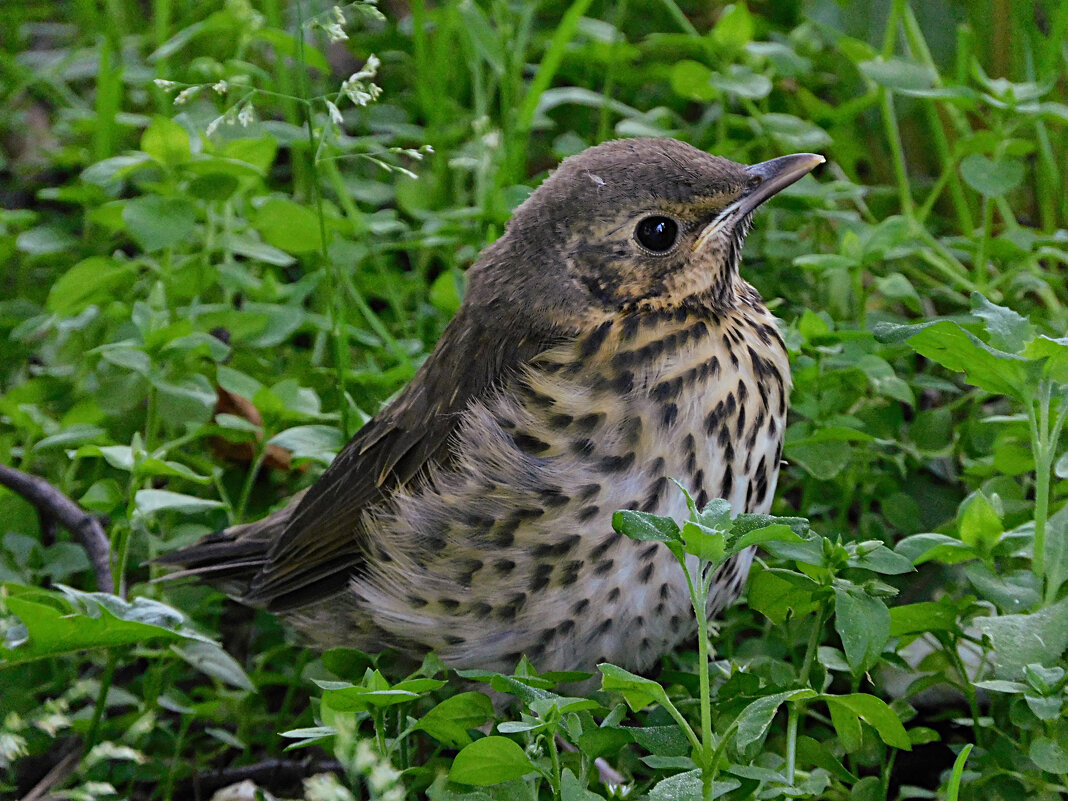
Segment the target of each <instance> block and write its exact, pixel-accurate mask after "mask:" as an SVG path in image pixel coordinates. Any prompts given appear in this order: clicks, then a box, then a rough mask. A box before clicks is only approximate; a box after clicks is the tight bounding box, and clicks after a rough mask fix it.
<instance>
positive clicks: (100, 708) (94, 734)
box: [85, 648, 117, 754]
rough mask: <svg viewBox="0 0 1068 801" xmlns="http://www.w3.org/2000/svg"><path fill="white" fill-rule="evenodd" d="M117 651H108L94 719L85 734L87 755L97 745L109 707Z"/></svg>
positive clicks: (94, 710)
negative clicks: (105, 711) (109, 692)
mask: <svg viewBox="0 0 1068 801" xmlns="http://www.w3.org/2000/svg"><path fill="white" fill-rule="evenodd" d="M116 661H117V659H116V657H115V649H114V648H112V649H110V650H108V662H107V667H105V668H104V675H103V676H102V677H101V678H100V691H99V692H98V693H97V694H96V705H95V706H94V707H93V719H92V720H91V721H90V722H89V730H88V731H87V732H86V734H85V753H87V754H88V753H89V751H91V750H92V748H93V746H94V745H96V741H97V738H98V737H99V736H100V723H101V721H102V720H103V719H104V709H105V708H106V707H107V702H108V691H109V690H111V680H112V679H113V678H114V677H115V663H116Z"/></svg>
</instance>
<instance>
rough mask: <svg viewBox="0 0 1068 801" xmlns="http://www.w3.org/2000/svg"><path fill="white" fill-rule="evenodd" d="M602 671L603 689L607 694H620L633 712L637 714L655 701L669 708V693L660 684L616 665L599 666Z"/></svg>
mask: <svg viewBox="0 0 1068 801" xmlns="http://www.w3.org/2000/svg"><path fill="white" fill-rule="evenodd" d="M597 669H598V670H600V671H601V689H602V690H605V691H607V692H618V693H619V694H620V695H622V696H623V699H624V700H625V701H626V702H627V706H629V707H630V708H631V711H632V712H637V711H639V710H641V709H645V707H647V706H649V704H651V703H653V702H654V701H655V702H656V703H658V704H661V705H663V706H667V705H668V704H669V703H670V702H669V701H668V697H667V693H666V692H665V691H664V688H663V687H661V686H660V684H659V683H658V682H655V681H653V680H652V679H647V678H645V677H643V676H638V675H635V674H634V673H631V672H630V671H627V670H624V669H623V668H621V667H618V666H616V665H607V664H603V665H598V666H597Z"/></svg>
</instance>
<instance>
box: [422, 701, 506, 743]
mask: <svg viewBox="0 0 1068 801" xmlns="http://www.w3.org/2000/svg"><path fill="white" fill-rule="evenodd" d="M492 717H493V702H492V701H490V699H489V696H487V695H486V694H485V693H480V692H466V693H460V694H459V695H453V696H451V697H449V698H446V699H445V700H444V701H442V702H441V703H439V704H438V705H437V706H435V707H434V708H433V709H431V710H430V711H429V712H427V713H426V714H425V715H423V717H422V718H420V719H419V722H418V723H416V724H415V728H416V729H419V730H421V731H425V732H426V733H427V734H429V735H430V736H431V737H433V738H435V739H436V740H439V741H440V742H442V743H444V744H445V745H447V746H449V747H450V748H462V747H463V746H465V745H467V744H469V743H470V742H471V735H470V734H468V730H469V729H477V728H478V727H479V726H481V725H483V724H484V723H485V722H486V721H488V720H490V719H491V718H492Z"/></svg>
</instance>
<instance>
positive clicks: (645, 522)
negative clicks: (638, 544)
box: [612, 510, 682, 542]
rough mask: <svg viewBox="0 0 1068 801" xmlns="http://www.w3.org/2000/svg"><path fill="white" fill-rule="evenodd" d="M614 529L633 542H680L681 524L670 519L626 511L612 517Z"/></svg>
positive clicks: (646, 513)
mask: <svg viewBox="0 0 1068 801" xmlns="http://www.w3.org/2000/svg"><path fill="white" fill-rule="evenodd" d="M612 528H613V529H615V530H616V531H617V532H618V533H620V534H623V535H624V536H627V537H630V538H631V539H632V540H641V541H649V540H652V541H656V542H680V541H681V540H682V537H681V533H682V532H681V531H680V529H679V524H678V523H676V522H675V521H674V520H672V519H671V518H670V517H662V516H660V515H653V514H649V513H648V512H632V511H630V510H624V511H620V512H616V513H615V514H614V515H612Z"/></svg>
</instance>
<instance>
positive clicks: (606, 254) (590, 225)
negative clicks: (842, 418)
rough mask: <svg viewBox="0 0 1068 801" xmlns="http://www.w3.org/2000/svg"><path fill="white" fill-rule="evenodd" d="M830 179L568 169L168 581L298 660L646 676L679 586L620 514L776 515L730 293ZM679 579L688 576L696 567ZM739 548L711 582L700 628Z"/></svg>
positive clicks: (746, 322) (700, 154) (733, 170)
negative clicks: (386, 657)
mask: <svg viewBox="0 0 1068 801" xmlns="http://www.w3.org/2000/svg"><path fill="white" fill-rule="evenodd" d="M823 161H824V159H823V157H822V156H819V155H815V154H811V153H801V154H795V155H788V156H783V157H780V158H775V159H772V160H770V161H765V162H762V163H759V164H755V165H751V166H745V165H742V164H739V163H736V162H734V161H730V160H728V159H726V158H722V157H719V156H714V155H710V154H708V153H706V152H704V151H702V150H699V149H697V148H695V147H693V146H691V145H689V144H686V143H683V142H680V141H677V140H674V139H668V138H634V139H620V140H614V141H608V142H604V143H602V144H599V145H596V146H594V147H591V148H589V149H587V150H584V151H582V152H580V153H578V154H576V155H573V156H570V157H568V158H566V159H564V160H563V161H562V162H561V163H560V164H559V166H558V167H557V169H556V170H555V171H554V172H552V173H551V175H549V177H548V178H546V179H545V180H544V182H543V183H542V184H541V185H540V186H539V187H538V188H537V189H536V190H535V191H534V192H533V193H532V194H531V195H530V196H529V197H528V198H527V200H525V201H524V202H523V203H522V204H521V205H520V206H519V207H518V208H517V209H516V210H515V212H514V213H513V216H512V218H511V220H510V221H509V223H508V224H507V225H506V227H505V230H504V232H503V234H502V235H501V237H500V238H499V239H497V240H496V241H495V242H493V243H492V244H490V245H488V246H487V247H486V248H485V249H484V250H483V251H482V253H481V254H480V256H479V258H478V259H477V260H476V262H475V263H474V264H473V265H472V266H471V267H470V269H469V270H468V272H467V291H466V294H465V297H464V299H463V301H462V304H461V305H460V307H459V310H458V312H457V313H456V315H455V317H454V318H453V319H452V320H451V321H450V322H449V324H448V325H447V326H446V328H445V330H444V333H443V334H442V336H441V339H440V341H439V342H438V343H437V345H436V347H435V348H434V350H433V351H432V352H431V354H430V355H429V357H428V358H427V359H426V361H425V362H424V363H423V364H422V366H421V367H420V369H419V370H418V371H417V373H416V374H415V376H414V377H413V379H412V381H411V382H410V383H409V384H408V385H407V387H406V388H405V389H404V390H402V391H401V392H400V393H399V394H398V395H397V396H396V397H395V398H394V399H393V400H392V401H391V402H389V403H388V404H386V405H385V406H384V408H382V410H381V411H380V412H379V413H378V414H377V415H376V416H374V417H373V418H371V419H370V420H369V421H368V422H367V423H366V424H365V425H364V426H363V427H362V428H361V429H360V430H359V431H358V432H357V433H356V434H355V436H354V437H353V438H352V439H351V440H350V441H349V442H348V444H347V445H346V446H345V447H344V448H343V449H342V450H341V452H340V453H339V454H338V456H337V457H336V458H335V459H334V460H333V462H332V463H331V465H330V466H329V467H328V468H327V469H326V470H325V471H324V473H323V474H322V475H321V477H320V478H319V479H318V480H317V481H316V482H315V483H314V484H312V485H311V486H310V487H309V488H308V489H307V490H305V491H304V492H303V493H302V494H300V495H299V496H297V497H295V498H294V499H293V501H292V502H291V503H289V504H288V505H287V506H285V507H283V508H282V509H280V510H279V511H277V512H275V513H273V514H271V515H270V516H268V517H266V518H264V519H263V520H260V521H257V522H253V523H247V524H243V525H237V526H233V527H231V528H229V529H226V530H224V531H222V532H219V533H216V534H213V535H208V536H207V537H206V538H204V539H202V540H201V541H199V542H196V543H194V544H192V545H189V546H186V547H183V548H180V549H178V550H176V551H173V552H171V553H169V554H166V555H165V556H163V557H162V558H161V559H160V560H159V561H160V562H162V563H163V564H165V565H168V566H171V567H173V568H179V570H178V571H177V572H176V573H175V574H174V575H178V576H189V575H194V576H197V577H199V578H200V579H202V580H205V581H208V582H209V583H213V584H215V585H217V586H218V587H220V588H221V589H222V590H223V591H224V592H226V593H228V594H229V595H231V596H232V597H233V598H235V599H236V600H238V601H240V602H242V603H244V604H247V605H249V606H253V607H258V608H263V609H266V610H268V611H271V612H274V613H277V614H278V615H279V616H281V618H282V619H283V620H284V622H286V623H287V624H288V625H290V626H291V627H292V628H293V629H295V630H296V631H297V632H298V633H299V634H300V635H301V636H302V638H303V639H304V640H305V642H307V643H308V644H310V645H312V646H314V647H318V648H324V649H325V648H334V647H341V646H344V647H351V648H358V649H360V650H363V651H367V652H377V651H380V650H383V649H386V648H392V649H394V650H396V651H398V652H400V653H401V654H403V655H407V656H410V657H412V658H414V659H418V658H420V657H421V656H423V655H425V654H426V653H427V652H430V651H433V652H436V653H437V655H438V656H439V657H440V658H441V659H442V661H443V662H444V663H445V664H447V665H449V666H451V667H454V668H481V669H487V670H495V671H511V670H512V669H514V667H515V665H516V664H517V662H518V661H519V660H520V658H521V657H523V656H524V655H525V656H526V658H527V659H529V660H530V662H531V663H532V664H533V665H535V666H536V668H537V669H538V670H540V671H543V672H544V671H558V670H592V669H593V668H594V666H595V665H597V664H599V663H601V662H611V663H613V664H616V665H619V666H621V667H624V668H626V669H629V670H637V671H643V670H648V669H649V668H651V667H652V666H653V665H654V664H655V663H656V662H657V660H659V658H660V657H661V655H663V654H665V653H667V652H670V651H672V650H673V649H674V648H676V647H677V646H679V645H680V643H681V642H682V641H683V640H685V639H686V638H687V637H689V636H692V631H693V629H694V624H695V621H694V619H693V612H692V609H691V602H690V597H689V592H688V589H687V584H686V580H685V578H684V574H683V572H682V570H681V567H680V565H679V564H678V563H677V562H676V561H675V559H674V557H673V556H672V555H671V554H670V552H669V551H668V549H667V548H666V547H664V546H663V545H662V544H661V543H658V542H638V541H633V540H630V539H627V538H626V537H624V536H622V535H620V534H618V533H616V532H615V531H614V530H613V527H612V517H613V513H614V512H616V511H617V510H622V509H631V510H637V511H642V512H649V513H655V514H658V515H668V516H672V517H675V518H676V519H679V518H681V517H685V516H686V514H687V501H686V497H685V495H684V494H683V493H682V492H681V491H680V490H679V489H678V488H677V487H675V486H674V485H673V483H672V479H675V480H677V481H678V482H679V483H680V484H681V485H682V486H684V487H685V488H686V489H687V490H688V492H689V493H690V494H691V496H692V498H693V499H694V500H695V501H696V503H697V504H698V505H699V506H703V505H704V504H705V503H707V502H708V501H709V500H710V499H712V498H717V497H719V498H725V499H727V500H728V501H729V502H730V506H731V509H732V512H734V513H740V512H767V511H769V509H770V506H771V502H772V496H773V494H774V491H775V485H776V481H777V478H778V473H779V465H780V461H781V456H782V446H783V434H784V430H785V426H786V416H787V408H788V404H789V394H790V388H791V378H790V365H789V360H788V356H787V351H786V348H785V346H784V343H783V339H782V336H781V335H780V333H779V330H778V327H777V323H776V320H775V318H774V317H773V316H772V314H771V313H770V312H769V310H768V308H767V307H766V306H765V304H764V302H763V301H762V299H761V296H760V295H759V293H758V292H757V291H756V289H755V288H754V287H753V286H752V285H751V284H749V283H748V282H747V281H745V280H744V279H743V278H742V276H741V274H740V264H741V254H742V246H743V242H744V240H745V237H746V235H747V233H748V232H749V230H750V227H751V224H752V220H753V214H754V212H755V210H756V209H757V207H758V206H760V205H761V204H762V203H763V202H764V201H766V200H767V199H768V198H770V197H772V196H773V195H775V194H776V193H778V192H779V191H781V190H782V189H783V188H785V187H787V186H789V185H791V184H793V183H794V182H795V181H797V180H798V179H800V178H801V177H803V176H804V175H806V174H808V173H809V172H810V171H811V170H813V169H814V168H815V167H816V166H817V165H818V164H820V163H822V162H823ZM691 558H692V557H691ZM751 561H752V550H751V549H750V550H749V551H745V552H743V553H741V554H739V555H738V556H736V557H735V558H733V559H732V560H730V561H728V562H726V563H724V564H723V565H721V566H720V567H719V568H718V570H717V572H716V574H715V576H714V580H713V584H712V592H711V594H710V597H709V604H708V608H709V612H710V614H715V613H718V612H719V611H721V610H722V608H723V607H724V606H725V605H727V604H729V603H732V602H733V601H734V600H735V599H736V598H737V596H738V595H739V594H740V592H741V590H742V587H743V585H744V581H745V578H746V575H747V572H748V569H749V566H750V564H751Z"/></svg>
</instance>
